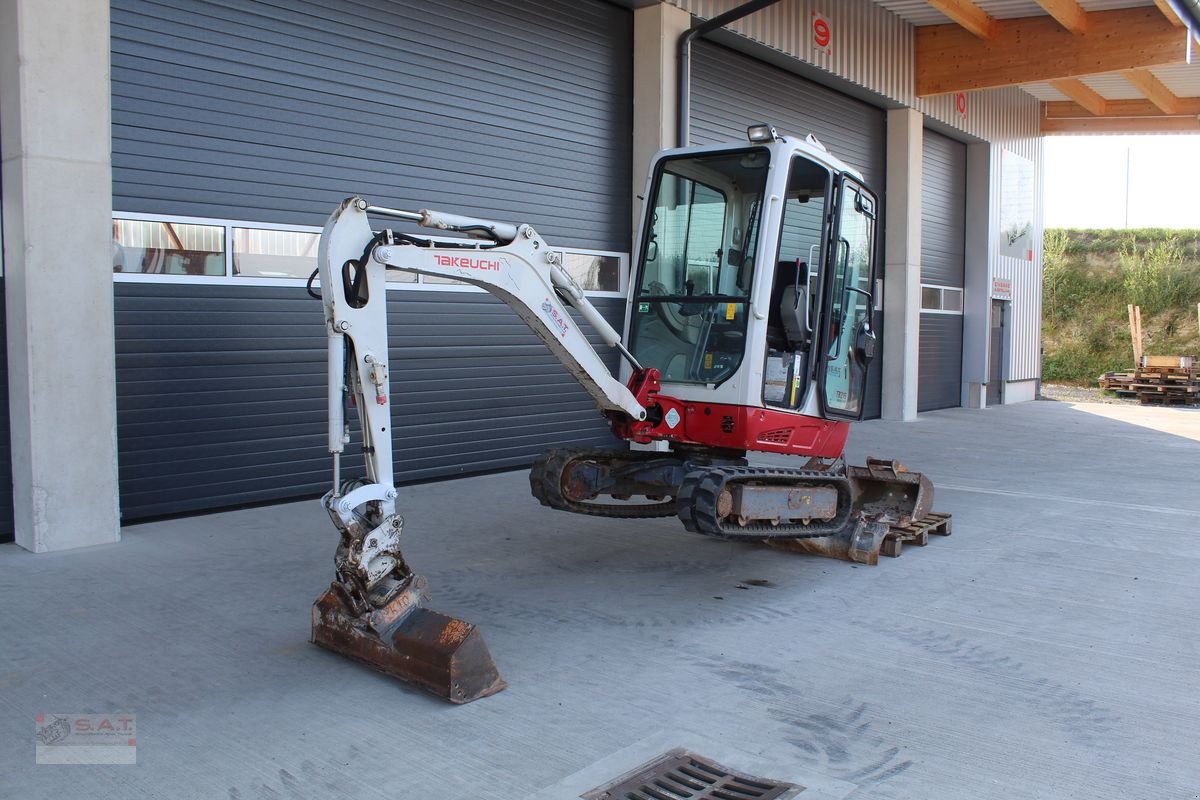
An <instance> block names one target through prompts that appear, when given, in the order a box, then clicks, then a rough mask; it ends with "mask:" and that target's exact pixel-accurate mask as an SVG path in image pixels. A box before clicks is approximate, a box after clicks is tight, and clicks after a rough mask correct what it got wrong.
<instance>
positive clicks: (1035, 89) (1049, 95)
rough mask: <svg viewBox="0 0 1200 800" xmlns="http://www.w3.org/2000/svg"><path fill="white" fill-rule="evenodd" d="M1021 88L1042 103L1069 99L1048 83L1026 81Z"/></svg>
mask: <svg viewBox="0 0 1200 800" xmlns="http://www.w3.org/2000/svg"><path fill="white" fill-rule="evenodd" d="M1021 88H1022V89H1024V90H1025V91H1027V92H1029V93H1030V94H1031V95H1033V96H1034V97H1036V98H1037V99H1038V100H1041V101H1042V102H1044V103H1050V102H1053V101H1055V100H1070V99H1071V98H1069V97H1067V96H1066V95H1065V94H1063V93H1062V92H1060V91H1059V90H1058V89H1055V88H1054V87H1053V86H1051V85H1050V84H1048V83H1026V84H1023V85H1022V86H1021Z"/></svg>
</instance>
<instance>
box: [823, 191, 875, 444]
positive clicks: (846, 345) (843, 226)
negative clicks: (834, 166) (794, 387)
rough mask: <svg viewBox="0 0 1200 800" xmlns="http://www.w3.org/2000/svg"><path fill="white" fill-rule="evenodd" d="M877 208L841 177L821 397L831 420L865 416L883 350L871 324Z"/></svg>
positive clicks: (829, 257)
mask: <svg viewBox="0 0 1200 800" xmlns="http://www.w3.org/2000/svg"><path fill="white" fill-rule="evenodd" d="M877 208H878V201H877V200H876V199H875V195H874V194H872V193H871V191H870V190H869V189H868V188H867V187H865V186H863V185H862V184H861V183H859V182H858V181H857V180H855V179H854V178H853V177H852V176H850V175H848V174H846V173H842V174H841V175H840V176H839V178H838V181H837V186H836V188H835V193H834V202H833V226H832V231H831V235H830V237H829V244H828V249H827V254H826V258H825V265H826V269H825V278H824V286H823V292H822V304H821V314H820V315H819V319H820V325H821V337H822V338H821V351H820V352H821V362H820V366H819V368H818V371H817V375H818V380H819V381H820V383H819V391H818V395H819V396H820V398H821V411H822V415H823V416H824V417H826V418H827V419H844V420H860V419H862V415H863V409H864V405H863V400H864V397H865V395H866V389H867V371H868V367H869V366H870V363H871V360H872V359H873V358H874V357H875V352H876V349H877V348H876V345H877V339H876V336H875V331H874V330H872V328H871V314H872V309H873V307H874V297H873V296H872V293H873V291H874V286H875V223H876V209H877Z"/></svg>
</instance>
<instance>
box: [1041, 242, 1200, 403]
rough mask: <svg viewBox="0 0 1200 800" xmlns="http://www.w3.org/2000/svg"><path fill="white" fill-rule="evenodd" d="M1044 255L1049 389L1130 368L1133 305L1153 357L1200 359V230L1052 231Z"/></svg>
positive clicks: (1044, 331)
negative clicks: (1130, 307) (1199, 317)
mask: <svg viewBox="0 0 1200 800" xmlns="http://www.w3.org/2000/svg"><path fill="white" fill-rule="evenodd" d="M1044 253H1045V272H1044V274H1043V286H1042V289H1043V293H1042V296H1043V300H1042V347H1043V350H1044V351H1045V355H1044V358H1043V361H1042V381H1043V382H1046V383H1073V384H1094V382H1095V380H1096V376H1098V375H1100V374H1101V373H1103V372H1108V371H1111V370H1123V369H1131V368H1132V367H1133V365H1134V364H1133V345H1132V344H1131V342H1130V337H1129V312H1128V310H1127V305H1128V304H1129V303H1134V304H1136V305H1140V306H1141V307H1142V332H1143V343H1144V344H1143V347H1144V352H1145V353H1146V354H1148V355H1164V356H1170V355H1197V354H1200V330H1198V328H1197V320H1196V303H1197V302H1200V230H1173V231H1172V230H1164V229H1161V228H1146V229H1139V230H1075V229H1053V228H1052V229H1049V230H1047V231H1046V234H1045V240H1044Z"/></svg>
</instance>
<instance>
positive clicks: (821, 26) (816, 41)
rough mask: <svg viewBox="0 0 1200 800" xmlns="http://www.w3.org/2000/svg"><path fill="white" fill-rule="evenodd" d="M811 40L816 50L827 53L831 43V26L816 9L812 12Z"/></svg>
mask: <svg viewBox="0 0 1200 800" xmlns="http://www.w3.org/2000/svg"><path fill="white" fill-rule="evenodd" d="M812 41H813V45H815V46H816V49H817V50H820V51H823V52H824V53H825V54H826V55H828V54H829V52H830V50H831V47H830V46H831V45H832V44H833V27H832V26H831V25H830V24H829V20H828V19H826V18H825V16H824V15H823V14H818V13H817V12H816V11H814V12H812Z"/></svg>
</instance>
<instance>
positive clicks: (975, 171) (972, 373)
mask: <svg viewBox="0 0 1200 800" xmlns="http://www.w3.org/2000/svg"><path fill="white" fill-rule="evenodd" d="M991 196H992V146H991V145H990V144H988V143H987V142H976V143H974V144H969V145H967V197H966V201H967V215H966V231H965V239H964V244H965V253H964V255H965V256H966V264H965V275H964V278H965V280H964V283H963V371H962V381H963V393H962V404H963V406H964V407H965V408H983V407H984V406H986V405H987V384H988V373H989V370H990V364H989V363H988V362H989V359H990V353H991V325H992V316H991V315H992V302H991V293H992V277H991V252H992V214H991V211H990V209H991ZM999 213H1000V212H999V209H997V210H996V214H999Z"/></svg>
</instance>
